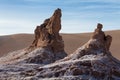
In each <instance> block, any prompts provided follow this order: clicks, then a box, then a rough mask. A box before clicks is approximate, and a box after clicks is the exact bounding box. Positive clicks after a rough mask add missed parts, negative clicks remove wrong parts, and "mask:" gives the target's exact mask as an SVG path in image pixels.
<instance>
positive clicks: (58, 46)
mask: <svg viewBox="0 0 120 80" xmlns="http://www.w3.org/2000/svg"><path fill="white" fill-rule="evenodd" d="M60 17H61V10H60V9H57V10H55V12H54V14H53V16H52V17H51V18H49V19H46V20H45V21H44V23H43V24H41V25H40V26H37V28H36V29H35V40H34V41H33V43H32V45H31V46H30V47H29V48H26V49H24V50H19V51H15V52H12V53H9V54H8V55H7V56H5V57H2V58H0V80H120V61H119V60H117V59H115V58H114V57H113V56H112V55H111V53H110V51H109V49H110V45H111V42H112V37H111V36H110V35H105V33H104V32H103V31H102V28H103V25H102V24H100V23H98V25H97V28H96V29H95V31H94V32H93V34H92V36H91V38H90V40H88V42H86V43H85V44H84V45H83V46H81V47H79V48H78V49H77V50H76V51H75V52H74V53H73V54H70V55H68V56H66V53H65V51H64V43H63V40H62V37H61V36H60V35H59V30H60V29H61V24H60V23H61V20H60ZM65 56H66V57H65ZM62 58H63V59H62Z"/></svg>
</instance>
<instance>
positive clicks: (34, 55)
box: [0, 8, 67, 64]
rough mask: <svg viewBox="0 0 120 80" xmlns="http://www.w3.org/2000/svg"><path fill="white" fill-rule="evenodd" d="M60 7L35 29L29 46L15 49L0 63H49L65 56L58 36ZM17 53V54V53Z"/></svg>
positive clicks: (61, 41)
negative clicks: (33, 38)
mask: <svg viewBox="0 0 120 80" xmlns="http://www.w3.org/2000/svg"><path fill="white" fill-rule="evenodd" d="M61 16H62V13H61V9H59V8H58V9H56V10H55V12H54V14H53V15H52V17H50V18H48V19H46V20H45V21H44V23H43V24H41V25H40V26H37V27H36V29H35V31H34V32H35V40H34V41H33V43H32V45H31V46H30V47H29V48H26V49H24V50H20V51H15V52H12V53H10V55H7V56H6V57H3V58H1V59H0V63H3V62H4V63H9V64H10V63H13V62H14V63H16V62H17V63H21V62H24V63H39V64H49V63H52V62H55V61H56V60H59V59H62V58H64V57H66V56H67V54H66V52H65V51H64V41H63V40H62V36H60V34H59V31H60V29H61ZM17 53H18V54H17Z"/></svg>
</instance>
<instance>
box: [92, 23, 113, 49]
mask: <svg viewBox="0 0 120 80" xmlns="http://www.w3.org/2000/svg"><path fill="white" fill-rule="evenodd" d="M102 28H103V25H102V24H100V23H98V25H97V29H95V31H94V33H93V35H92V39H96V40H98V42H99V43H100V44H101V47H105V49H106V50H109V48H110V45H111V42H112V37H111V36H110V35H107V36H106V35H105V33H104V32H103V31H102Z"/></svg>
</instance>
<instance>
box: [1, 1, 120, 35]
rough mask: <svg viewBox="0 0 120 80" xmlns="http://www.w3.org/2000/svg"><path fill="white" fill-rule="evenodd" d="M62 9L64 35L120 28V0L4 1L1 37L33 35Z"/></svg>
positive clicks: (2, 3) (2, 5)
mask: <svg viewBox="0 0 120 80" xmlns="http://www.w3.org/2000/svg"><path fill="white" fill-rule="evenodd" d="M57 8H61V9H62V30H61V33H81V32H91V31H93V30H94V28H95V27H96V25H97V23H102V24H103V25H104V29H103V30H116V29H120V0H0V35H4V34H16V33H33V32H34V29H35V28H36V26H37V25H40V24H42V23H43V21H44V19H46V18H49V17H50V16H51V15H52V14H53V12H54V10H55V9H57Z"/></svg>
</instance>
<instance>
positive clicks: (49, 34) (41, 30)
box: [30, 8, 64, 53]
mask: <svg viewBox="0 0 120 80" xmlns="http://www.w3.org/2000/svg"><path fill="white" fill-rule="evenodd" d="M61 16H62V13H61V9H59V8H58V9H57V10H55V12H54V14H53V15H52V17H50V18H48V19H46V20H45V21H44V23H43V24H41V25H40V26H37V27H36V29H35V40H34V41H33V43H32V45H31V46H30V49H31V48H37V47H47V48H50V49H51V50H52V51H53V52H54V53H57V52H61V51H64V41H63V40H62V37H61V36H60V35H59V31H60V29H61Z"/></svg>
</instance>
